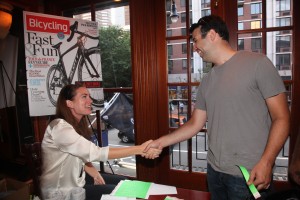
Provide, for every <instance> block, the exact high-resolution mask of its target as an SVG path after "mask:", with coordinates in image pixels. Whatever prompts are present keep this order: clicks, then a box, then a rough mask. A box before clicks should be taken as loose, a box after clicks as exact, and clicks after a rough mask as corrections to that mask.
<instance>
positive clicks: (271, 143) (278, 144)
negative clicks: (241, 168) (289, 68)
mask: <svg viewBox="0 0 300 200" xmlns="http://www.w3.org/2000/svg"><path fill="white" fill-rule="evenodd" d="M266 103H267V106H268V109H269V112H270V115H271V118H272V125H271V128H270V132H269V138H268V142H267V145H266V148H265V150H264V153H263V155H262V157H261V159H260V161H259V162H258V163H257V164H256V165H255V166H254V168H253V170H252V171H251V174H250V179H249V181H248V184H251V183H254V185H256V186H257V189H258V190H260V189H264V188H268V187H269V184H270V182H271V175H272V167H273V165H274V163H275V160H276V157H277V155H278V153H279V151H280V150H281V148H282V147H283V145H284V143H285V141H286V139H287V137H288V135H289V123H290V112H289V108H288V104H287V99H286V95H285V93H281V94H278V95H276V96H273V97H270V98H268V99H266Z"/></svg>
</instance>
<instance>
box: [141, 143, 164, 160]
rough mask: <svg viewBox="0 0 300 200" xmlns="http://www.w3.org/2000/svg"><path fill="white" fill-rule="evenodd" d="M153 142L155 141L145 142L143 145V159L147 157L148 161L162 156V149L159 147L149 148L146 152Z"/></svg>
mask: <svg viewBox="0 0 300 200" xmlns="http://www.w3.org/2000/svg"><path fill="white" fill-rule="evenodd" d="M151 142H153V140H148V141H147V142H144V143H143V144H142V145H141V147H142V149H141V150H142V152H141V156H142V157H145V158H148V159H154V158H157V157H158V156H159V155H160V154H161V152H162V149H161V148H159V147H158V148H149V149H148V150H147V151H146V152H145V151H144V150H145V149H146V147H147V146H148V145H149V144H150V143H151Z"/></svg>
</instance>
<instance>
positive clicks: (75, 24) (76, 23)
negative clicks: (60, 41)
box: [67, 21, 99, 42]
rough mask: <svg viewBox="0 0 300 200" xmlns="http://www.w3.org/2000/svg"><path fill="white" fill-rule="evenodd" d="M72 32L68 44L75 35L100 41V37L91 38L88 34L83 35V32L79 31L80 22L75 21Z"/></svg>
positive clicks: (71, 27)
mask: <svg viewBox="0 0 300 200" xmlns="http://www.w3.org/2000/svg"><path fill="white" fill-rule="evenodd" d="M70 31H71V35H70V37H69V38H68V39H67V41H68V42H70V41H71V40H72V39H73V37H74V33H78V34H80V37H82V36H86V37H88V38H91V39H94V40H97V39H99V37H94V36H90V35H88V34H86V33H83V32H81V31H78V21H75V22H74V24H73V25H71V26H70Z"/></svg>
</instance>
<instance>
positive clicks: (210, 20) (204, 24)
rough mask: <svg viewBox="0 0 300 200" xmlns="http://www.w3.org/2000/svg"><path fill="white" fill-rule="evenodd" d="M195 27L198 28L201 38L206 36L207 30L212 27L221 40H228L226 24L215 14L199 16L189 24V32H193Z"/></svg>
mask: <svg viewBox="0 0 300 200" xmlns="http://www.w3.org/2000/svg"><path fill="white" fill-rule="evenodd" d="M196 28H200V31H201V36H202V38H205V37H206V35H207V33H208V31H210V30H211V29H214V30H215V32H216V33H218V34H219V35H220V37H221V38H222V39H223V40H226V41H227V42H229V32H228V28H227V25H226V24H225V22H224V21H223V20H222V18H221V17H219V16H217V15H208V16H204V17H202V18H200V19H199V20H198V22H197V23H195V24H192V25H191V27H190V33H193V31H194V30H195V29H196Z"/></svg>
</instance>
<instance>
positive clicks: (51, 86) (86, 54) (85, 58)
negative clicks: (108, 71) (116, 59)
mask: <svg viewBox="0 0 300 200" xmlns="http://www.w3.org/2000/svg"><path fill="white" fill-rule="evenodd" d="M70 31H71V34H70V37H69V38H68V39H67V41H68V42H70V41H71V40H72V39H73V37H74V34H75V33H76V34H78V35H79V36H78V37H77V42H76V43H75V44H74V45H73V46H71V47H70V48H69V49H67V50H66V51H65V52H64V53H61V50H60V46H61V44H62V42H59V43H57V44H55V45H53V46H52V47H53V48H54V49H57V51H58V56H59V60H58V63H57V64H55V65H52V66H51V67H50V68H49V71H48V74H47V79H46V84H47V85H46V87H47V93H48V97H49V100H50V102H51V103H52V104H53V105H54V106H56V101H57V98H58V95H59V92H60V90H61V89H62V88H63V87H64V86H65V85H67V84H71V83H72V81H73V78H74V75H75V72H76V69H77V74H78V81H80V82H86V81H94V83H100V80H102V74H101V56H100V49H99V48H98V47H97V46H96V47H91V48H89V49H86V48H85V46H84V44H85V42H86V39H87V38H91V39H93V40H99V37H93V36H90V35H88V34H86V33H83V32H80V31H78V21H75V23H74V24H73V25H71V26H70ZM76 48H77V53H76V55H75V58H74V61H73V64H72V68H71V71H70V73H69V76H68V75H67V72H66V68H65V64H64V61H63V57H64V56H65V55H66V54H68V53H69V52H70V51H72V50H74V49H76ZM96 85H99V84H96ZM89 91H90V96H91V99H92V100H93V103H92V104H93V105H94V106H98V107H99V106H101V105H103V93H102V92H101V91H100V90H99V88H96V89H93V88H92V89H90V90H89Z"/></svg>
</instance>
